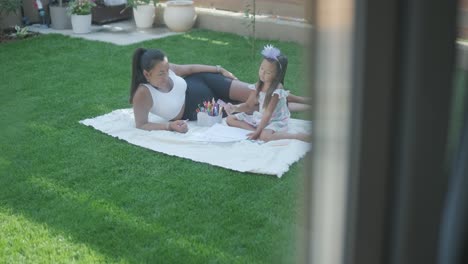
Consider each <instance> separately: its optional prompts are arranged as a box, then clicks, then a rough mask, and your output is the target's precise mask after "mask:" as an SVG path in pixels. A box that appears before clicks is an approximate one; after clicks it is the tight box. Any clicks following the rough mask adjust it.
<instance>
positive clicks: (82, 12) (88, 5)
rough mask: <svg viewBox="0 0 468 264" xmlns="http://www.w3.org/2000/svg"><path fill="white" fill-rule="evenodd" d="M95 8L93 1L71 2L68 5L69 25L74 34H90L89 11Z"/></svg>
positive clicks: (75, 0) (80, 0) (74, 0)
mask: <svg viewBox="0 0 468 264" xmlns="http://www.w3.org/2000/svg"><path fill="white" fill-rule="evenodd" d="M94 6H96V4H95V3H94V0H73V1H71V2H70V3H69V5H68V12H69V13H70V14H71V24H72V29H73V32H74V33H77V34H84V33H89V32H91V18H92V17H91V9H92V8H93V7H94Z"/></svg>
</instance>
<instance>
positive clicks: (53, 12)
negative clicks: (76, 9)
mask: <svg viewBox="0 0 468 264" xmlns="http://www.w3.org/2000/svg"><path fill="white" fill-rule="evenodd" d="M50 20H51V24H52V25H51V27H52V28H53V29H70V28H72V25H71V19H70V15H69V14H68V13H67V7H66V6H54V5H51V6H50Z"/></svg>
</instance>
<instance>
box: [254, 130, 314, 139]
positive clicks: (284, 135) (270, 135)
mask: <svg viewBox="0 0 468 264" xmlns="http://www.w3.org/2000/svg"><path fill="white" fill-rule="evenodd" d="M280 139H297V140H301V141H305V142H310V141H311V137H310V135H309V134H306V133H298V134H291V133H288V132H274V131H273V130H270V129H264V130H263V131H262V133H261V134H260V140H263V141H271V140H280Z"/></svg>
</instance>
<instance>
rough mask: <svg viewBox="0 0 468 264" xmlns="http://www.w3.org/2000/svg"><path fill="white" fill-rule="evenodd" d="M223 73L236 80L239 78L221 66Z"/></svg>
mask: <svg viewBox="0 0 468 264" xmlns="http://www.w3.org/2000/svg"><path fill="white" fill-rule="evenodd" d="M219 72H220V73H221V74H222V75H224V76H226V77H228V78H231V79H234V80H237V77H236V76H234V74H232V73H231V72H230V71H228V70H226V69H224V68H221V70H220V71H219Z"/></svg>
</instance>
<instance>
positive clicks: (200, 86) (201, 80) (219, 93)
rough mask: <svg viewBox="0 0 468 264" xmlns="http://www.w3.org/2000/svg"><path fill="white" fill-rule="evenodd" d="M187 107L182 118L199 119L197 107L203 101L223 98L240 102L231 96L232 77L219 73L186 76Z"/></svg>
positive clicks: (227, 100)
mask: <svg viewBox="0 0 468 264" xmlns="http://www.w3.org/2000/svg"><path fill="white" fill-rule="evenodd" d="M184 79H185V81H186V82H187V90H186V92H185V109H184V116H183V117H182V119H189V120H197V112H196V109H197V107H198V105H203V101H211V100H212V99H213V98H214V99H215V101H216V100H218V99H221V100H223V101H224V102H226V103H227V102H231V103H238V102H236V101H233V100H231V99H230V98H229V90H230V88H231V83H232V79H231V78H227V77H225V76H224V75H222V74H218V73H208V72H203V73H195V74H191V75H189V76H186V77H185V78H184Z"/></svg>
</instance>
